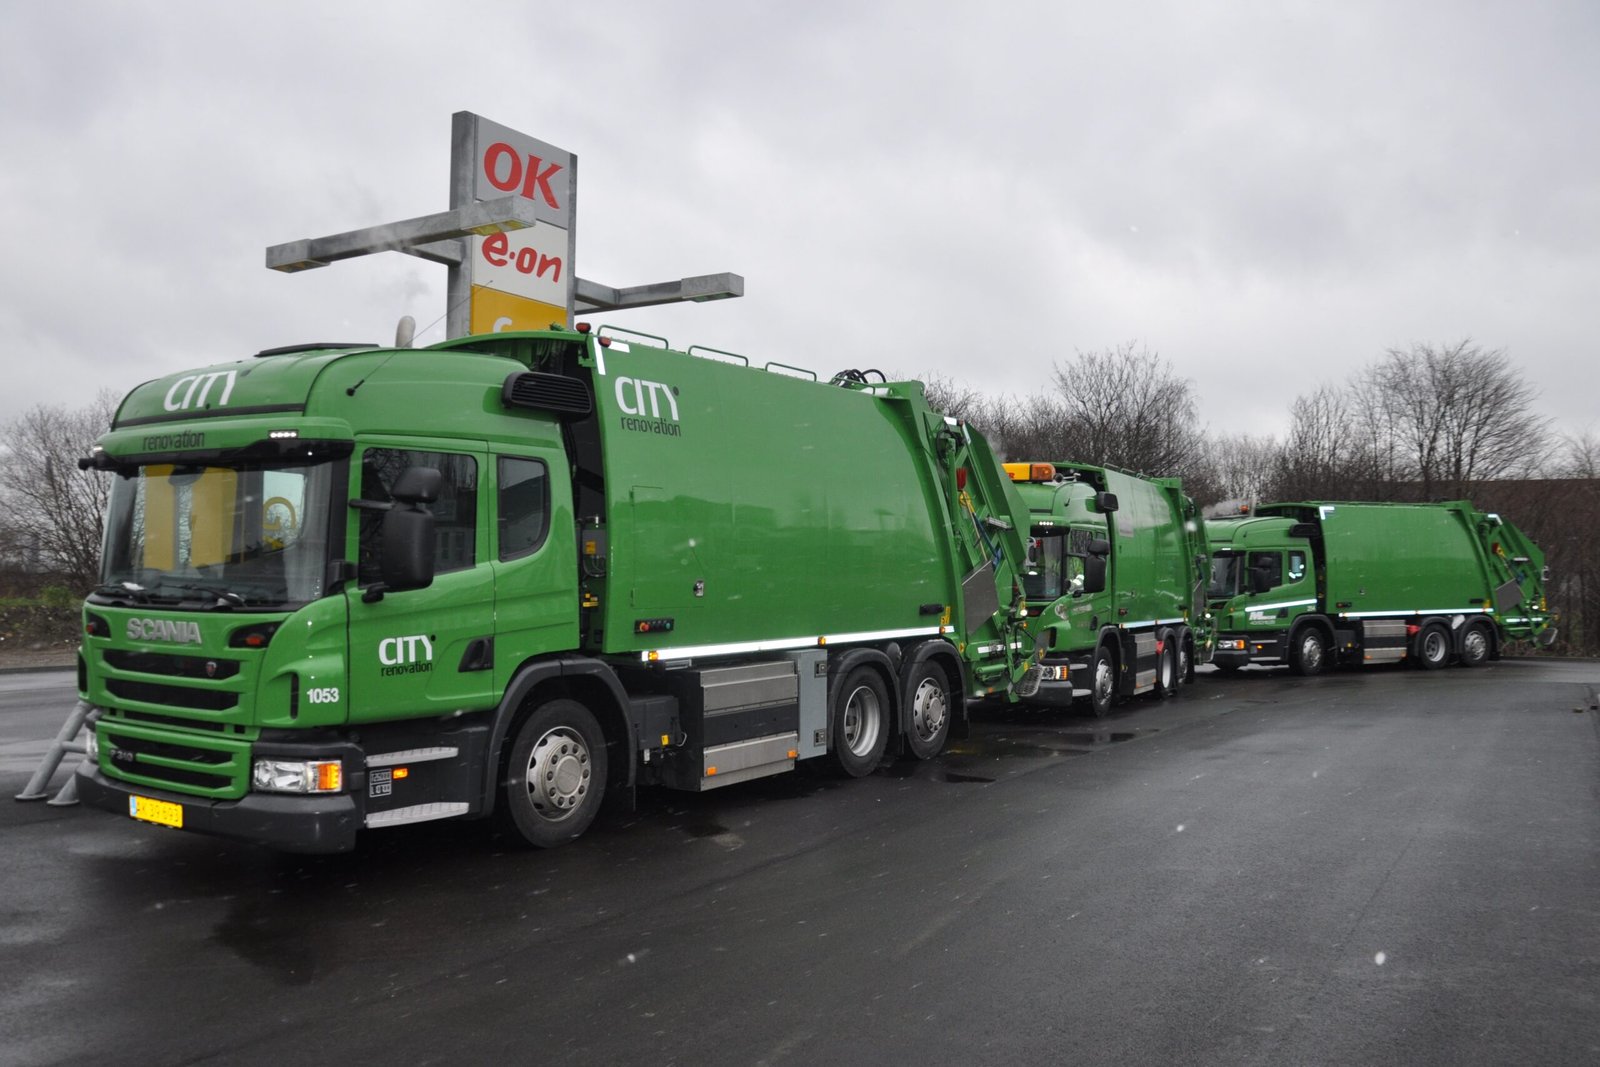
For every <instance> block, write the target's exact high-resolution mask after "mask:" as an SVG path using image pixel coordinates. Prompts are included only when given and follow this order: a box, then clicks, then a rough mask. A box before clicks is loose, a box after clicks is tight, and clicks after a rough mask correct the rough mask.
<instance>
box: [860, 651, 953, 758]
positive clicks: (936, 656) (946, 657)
mask: <svg viewBox="0 0 1600 1067" xmlns="http://www.w3.org/2000/svg"><path fill="white" fill-rule="evenodd" d="M930 660H931V661H933V662H934V663H937V664H938V665H939V667H940V668H941V669H942V670H943V671H944V676H945V680H946V681H948V682H949V683H950V704H951V707H950V714H951V721H950V728H951V734H952V736H953V735H954V734H955V731H956V729H957V728H958V727H959V728H960V729H961V731H962V733H961V736H963V737H965V736H966V727H967V676H966V672H965V670H964V669H963V668H964V665H963V663H962V661H961V656H960V654H959V653H957V652H956V650H955V646H954V645H952V644H951V643H950V642H948V641H942V640H938V639H930V640H927V641H923V642H920V643H919V644H916V645H913V646H912V647H911V649H910V650H909V651H908V652H907V653H906V655H905V656H904V657H903V658H902V659H901V661H900V670H899V673H898V676H897V677H896V678H895V682H894V685H893V686H892V687H891V690H892V691H891V693H890V699H892V700H893V701H894V703H895V708H896V709H897V711H896V714H895V732H894V737H893V738H892V740H893V741H894V743H895V744H899V743H900V742H901V741H903V740H904V738H905V736H906V732H907V731H908V730H910V729H911V708H910V706H909V705H908V703H907V702H906V701H905V700H903V699H901V697H902V694H904V693H906V692H908V691H909V689H910V685H911V676H912V675H913V674H914V673H915V672H916V671H917V669H918V668H920V667H921V666H922V665H923V664H924V663H927V662H928V661H930ZM829 695H830V697H831V695H832V694H831V693H830V694H829Z"/></svg>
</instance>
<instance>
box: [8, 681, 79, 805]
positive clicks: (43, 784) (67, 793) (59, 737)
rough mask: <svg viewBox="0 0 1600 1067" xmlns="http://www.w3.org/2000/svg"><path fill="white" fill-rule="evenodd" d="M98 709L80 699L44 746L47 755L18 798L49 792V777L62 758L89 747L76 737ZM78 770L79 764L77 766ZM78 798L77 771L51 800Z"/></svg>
mask: <svg viewBox="0 0 1600 1067" xmlns="http://www.w3.org/2000/svg"><path fill="white" fill-rule="evenodd" d="M94 710H95V708H94V705H93V704H90V703H89V702H88V701H85V700H80V701H78V702H77V704H76V706H74V707H73V709H72V714H70V715H68V716H67V721H66V722H64V723H62V724H61V732H60V733H58V734H56V739H55V740H54V741H52V742H50V747H49V748H47V749H45V753H44V759H42V760H40V761H39V768H38V770H36V771H34V772H33V777H32V778H30V779H28V786H27V788H26V789H24V790H23V791H22V792H20V793H18V794H17V796H16V799H17V800H44V799H45V798H46V797H48V796H49V795H50V792H49V789H48V786H49V785H50V778H51V777H52V776H53V775H54V774H55V773H56V768H58V767H60V766H61V759H62V757H63V756H65V755H66V754H67V753H68V752H77V753H79V754H80V755H81V754H83V753H85V752H87V751H88V750H87V749H86V748H85V747H84V744H83V742H82V741H79V740H77V737H78V734H79V733H80V732H81V731H82V730H83V724H84V721H85V720H87V719H88V718H89V715H90V714H91V713H92V712H93V711H94ZM74 770H76V767H74ZM77 802H78V782H77V776H76V774H74V775H73V776H72V777H70V778H68V779H67V784H66V785H64V786H62V787H61V792H60V793H58V794H57V795H56V798H55V799H54V800H52V801H50V803H51V804H54V805H58V806H65V805H68V804H76V803H77Z"/></svg>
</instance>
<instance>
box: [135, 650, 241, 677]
mask: <svg viewBox="0 0 1600 1067" xmlns="http://www.w3.org/2000/svg"><path fill="white" fill-rule="evenodd" d="M104 655H105V661H106V663H107V664H109V665H110V666H112V667H115V668H117V669H118V670H120V671H138V672H139V673H140V674H163V675H167V676H169V677H172V678H232V677H233V676H234V675H236V674H238V673H239V661H238V660H232V659H211V658H208V657H205V656H174V655H171V654H170V653H166V652H129V651H127V650H125V649H116V648H108V649H106V651H105V653H104Z"/></svg>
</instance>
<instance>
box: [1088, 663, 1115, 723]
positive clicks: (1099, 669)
mask: <svg viewBox="0 0 1600 1067" xmlns="http://www.w3.org/2000/svg"><path fill="white" fill-rule="evenodd" d="M1116 702H1117V661H1116V660H1115V659H1114V658H1113V657H1112V655H1111V649H1109V648H1107V647H1106V646H1105V645H1101V646H1100V647H1099V648H1097V649H1095V650H1094V666H1093V667H1092V668H1091V669H1090V671H1089V713H1090V714H1091V715H1093V716H1094V717H1095V718H1097V719H1103V718H1105V717H1106V716H1107V715H1110V714H1111V707H1112V705H1113V704H1115V703H1116Z"/></svg>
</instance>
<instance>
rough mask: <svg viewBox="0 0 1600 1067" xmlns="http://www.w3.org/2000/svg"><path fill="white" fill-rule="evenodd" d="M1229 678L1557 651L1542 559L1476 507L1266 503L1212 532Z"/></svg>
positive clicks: (1213, 598)
mask: <svg viewBox="0 0 1600 1067" xmlns="http://www.w3.org/2000/svg"><path fill="white" fill-rule="evenodd" d="M1206 535H1207V538H1208V539H1209V541H1210V543H1211V552H1212V564H1211V566H1212V570H1211V583H1210V587H1209V589H1208V590H1207V595H1208V597H1209V600H1210V605H1211V611H1212V613H1213V615H1215V616H1216V620H1217V629H1218V634H1217V651H1216V654H1215V657H1214V659H1213V662H1214V663H1216V665H1217V666H1218V667H1220V668H1222V669H1224V670H1236V669H1238V668H1240V667H1243V666H1246V665H1248V664H1252V663H1259V664H1285V663H1286V664H1288V665H1289V666H1290V667H1292V668H1293V669H1294V670H1295V671H1297V672H1298V673H1300V674H1306V675H1312V674H1317V673H1319V672H1321V671H1323V670H1326V669H1328V668H1330V667H1333V666H1336V665H1338V664H1363V663H1393V662H1399V661H1401V660H1409V661H1411V662H1413V663H1415V664H1417V665H1418V666H1421V667H1425V668H1430V669H1432V668H1438V667H1443V666H1445V665H1447V664H1449V663H1452V662H1455V663H1459V664H1461V665H1462V666H1466V667H1474V666H1477V665H1479V664H1481V663H1483V662H1485V661H1486V660H1489V659H1494V658H1497V657H1498V656H1499V655H1500V652H1501V649H1502V648H1503V647H1504V645H1505V643H1506V642H1508V641H1512V640H1532V639H1536V638H1538V639H1542V640H1544V641H1546V642H1548V641H1550V640H1553V639H1554V637H1555V629H1554V627H1553V624H1554V621H1555V617H1554V615H1552V614H1551V613H1550V612H1548V611H1547V610H1546V608H1545V598H1544V581H1545V573H1544V572H1545V566H1544V554H1543V553H1542V552H1540V551H1539V549H1538V547H1537V546H1536V545H1534V544H1533V542H1532V541H1530V540H1529V539H1528V538H1527V537H1526V536H1525V535H1524V534H1523V533H1522V531H1520V530H1518V529H1517V528H1516V526H1514V525H1512V524H1511V523H1510V522H1508V521H1506V520H1505V519H1503V518H1502V517H1501V516H1499V515H1496V514H1493V513H1485V512H1481V511H1478V510H1477V509H1476V508H1474V507H1473V506H1472V504H1471V503H1470V502H1468V501H1465V500H1456V501H1450V502H1448V503H1440V504H1367V503H1356V502H1349V501H1312V502H1304V503H1283V504H1264V505H1261V506H1259V507H1257V508H1255V509H1254V511H1253V513H1251V514H1249V515H1248V516H1242V517H1236V518H1226V519H1212V520H1209V521H1207V523H1206Z"/></svg>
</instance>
